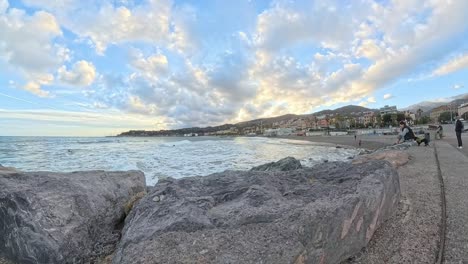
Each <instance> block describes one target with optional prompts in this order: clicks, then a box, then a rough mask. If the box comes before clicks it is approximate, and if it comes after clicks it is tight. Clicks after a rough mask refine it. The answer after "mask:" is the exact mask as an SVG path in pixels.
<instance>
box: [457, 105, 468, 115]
mask: <svg viewBox="0 0 468 264" xmlns="http://www.w3.org/2000/svg"><path fill="white" fill-rule="evenodd" d="M458 115H460V116H461V117H463V118H464V119H467V118H468V103H465V104H462V105H460V106H459V107H458Z"/></svg>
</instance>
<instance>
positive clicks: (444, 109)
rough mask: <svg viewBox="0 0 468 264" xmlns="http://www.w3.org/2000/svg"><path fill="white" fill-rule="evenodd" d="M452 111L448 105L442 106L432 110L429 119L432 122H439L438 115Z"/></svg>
mask: <svg viewBox="0 0 468 264" xmlns="http://www.w3.org/2000/svg"><path fill="white" fill-rule="evenodd" d="M450 111H452V109H451V107H450V105H442V106H439V107H436V108H434V109H432V112H431V114H430V118H431V120H432V121H433V122H437V121H439V117H440V114H442V113H445V112H450Z"/></svg>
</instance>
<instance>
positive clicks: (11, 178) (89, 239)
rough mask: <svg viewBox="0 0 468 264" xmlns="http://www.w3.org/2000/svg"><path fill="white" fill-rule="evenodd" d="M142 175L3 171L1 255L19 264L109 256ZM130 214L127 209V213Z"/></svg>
mask: <svg viewBox="0 0 468 264" xmlns="http://www.w3.org/2000/svg"><path fill="white" fill-rule="evenodd" d="M145 188H146V185H145V178H144V175H143V173H141V172H139V171H128V172H104V171H88V172H72V173H52V172H20V171H17V170H14V169H12V168H5V167H1V168H0V252H1V254H0V255H3V256H4V257H6V258H7V259H10V260H11V261H13V262H15V263H89V262H94V261H96V260H97V259H98V258H100V257H102V256H105V255H108V254H111V253H112V251H113V250H114V248H115V244H116V243H117V242H118V239H119V236H120V230H119V229H121V227H122V224H123V219H124V217H125V213H124V212H125V208H124V207H125V206H127V207H130V206H131V204H127V202H128V201H129V200H131V198H132V197H133V196H135V195H137V194H138V193H140V192H144V191H145ZM127 210H128V208H127Z"/></svg>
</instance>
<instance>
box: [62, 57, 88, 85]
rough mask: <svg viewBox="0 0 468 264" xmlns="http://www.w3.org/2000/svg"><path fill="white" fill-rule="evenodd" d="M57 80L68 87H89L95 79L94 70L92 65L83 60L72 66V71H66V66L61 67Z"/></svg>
mask: <svg viewBox="0 0 468 264" xmlns="http://www.w3.org/2000/svg"><path fill="white" fill-rule="evenodd" d="M57 75H58V78H59V79H60V80H61V81H62V82H64V83H66V84H69V85H73V86H89V85H91V84H92V83H93V82H94V79H95V78H96V68H95V67H94V65H93V63H91V62H87V61H84V60H81V61H78V62H76V63H75V64H74V65H73V68H72V70H70V71H67V68H66V66H62V67H60V68H59V69H58V72H57Z"/></svg>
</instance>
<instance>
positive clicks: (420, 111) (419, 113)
mask: <svg viewBox="0 0 468 264" xmlns="http://www.w3.org/2000/svg"><path fill="white" fill-rule="evenodd" d="M423 112H424V111H423V110H422V109H421V108H419V109H418V110H417V111H416V113H417V114H418V119H419V118H421V115H422V113H423Z"/></svg>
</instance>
